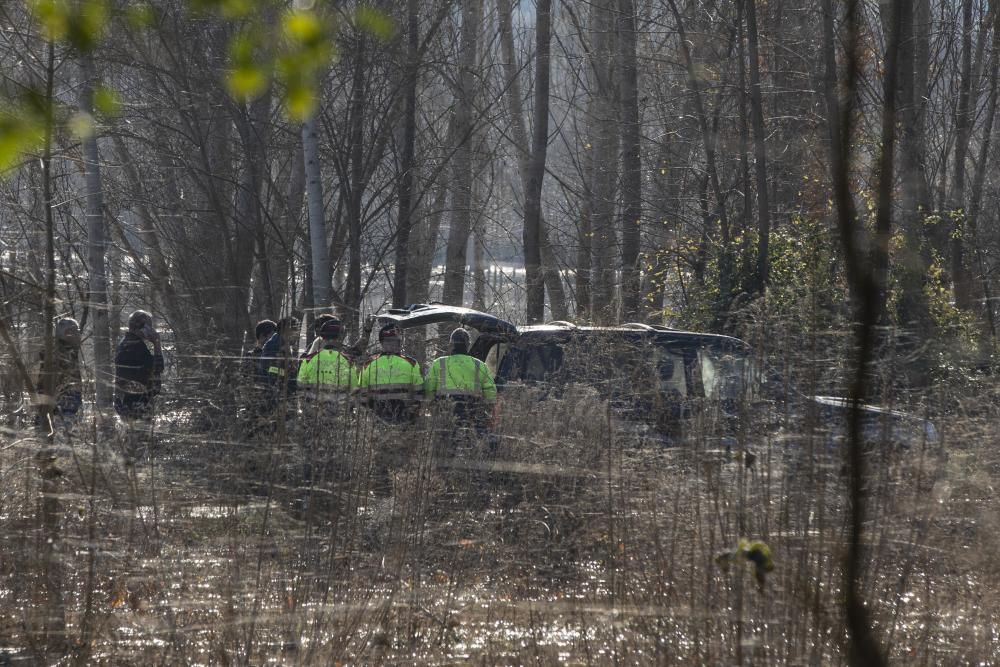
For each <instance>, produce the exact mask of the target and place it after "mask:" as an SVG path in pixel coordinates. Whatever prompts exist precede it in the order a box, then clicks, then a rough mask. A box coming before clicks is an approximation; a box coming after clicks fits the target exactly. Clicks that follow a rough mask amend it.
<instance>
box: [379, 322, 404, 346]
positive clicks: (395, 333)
mask: <svg viewBox="0 0 1000 667" xmlns="http://www.w3.org/2000/svg"><path fill="white" fill-rule="evenodd" d="M402 335H403V332H402V331H400V330H399V327H397V326H396V325H395V324H386V325H385V326H383V327H382V328H381V329H379V330H378V342H380V343H381V342H382V341H383V340H385V339H386V338H398V337H400V336H402Z"/></svg>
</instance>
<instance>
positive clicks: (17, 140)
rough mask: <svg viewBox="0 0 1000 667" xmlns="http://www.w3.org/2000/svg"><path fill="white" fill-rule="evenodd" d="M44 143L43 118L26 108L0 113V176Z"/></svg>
mask: <svg viewBox="0 0 1000 667" xmlns="http://www.w3.org/2000/svg"><path fill="white" fill-rule="evenodd" d="M44 142H45V122H44V116H40V115H38V114H36V113H34V112H33V111H32V110H31V108H30V107H28V106H23V107H21V108H19V109H17V110H16V111H5V112H0V174H6V173H8V172H9V171H10V170H11V169H13V168H14V167H16V166H17V165H18V164H19V163H20V161H21V159H22V157H23V156H24V154H25V153H30V152H32V151H35V150H38V149H39V148H41V146H42V144H43V143H44Z"/></svg>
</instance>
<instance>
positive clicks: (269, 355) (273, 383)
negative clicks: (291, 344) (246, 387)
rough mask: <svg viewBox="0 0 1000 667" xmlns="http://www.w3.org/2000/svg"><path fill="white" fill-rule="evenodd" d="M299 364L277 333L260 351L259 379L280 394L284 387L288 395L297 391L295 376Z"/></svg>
mask: <svg viewBox="0 0 1000 667" xmlns="http://www.w3.org/2000/svg"><path fill="white" fill-rule="evenodd" d="M296 368H297V363H296V360H295V359H294V358H292V355H291V353H290V352H289V351H288V348H287V346H286V345H285V341H284V340H283V339H282V338H281V336H280V335H279V334H277V333H275V334H274V335H273V336H271V337H270V338H268V339H267V342H266V343H264V347H263V348H262V349H261V351H260V361H259V363H258V365H257V379H258V381H259V382H262V383H264V384H266V385H267V386H268V387H271V388H272V389H273V390H274V392H275V393H276V394H280V392H281V389H282V387H283V386H287V388H288V393H292V392H293V391H295V374H296Z"/></svg>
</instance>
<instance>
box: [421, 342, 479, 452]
mask: <svg viewBox="0 0 1000 667" xmlns="http://www.w3.org/2000/svg"><path fill="white" fill-rule="evenodd" d="M449 346H450V348H451V354H450V355H448V356H446V357H438V358H437V359H435V360H434V362H433V363H432V364H431V367H430V368H429V369H428V371H427V377H426V379H425V380H424V394H425V395H426V397H427V398H428V399H431V400H447V401H451V402H452V403H453V413H454V415H455V417H456V418H458V419H459V420H460V421H462V422H465V423H468V424H470V425H472V426H475V427H476V430H477V431H479V432H482V431H485V429H486V425H487V424H488V422H489V418H490V410H491V408H492V405H493V403H494V402H495V401H496V398H497V387H496V384H494V382H493V376H492V375H491V374H490V369H489V368H487V367H486V364H485V363H483V362H482V361H480V360H479V359H476V358H475V357H473V356H471V355H469V347H470V339H469V332H468V331H466V330H465V329H462V328H458V329H455V330H454V331H453V332H451V337H450V339H449Z"/></svg>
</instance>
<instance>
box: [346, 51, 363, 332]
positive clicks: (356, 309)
mask: <svg viewBox="0 0 1000 667" xmlns="http://www.w3.org/2000/svg"><path fill="white" fill-rule="evenodd" d="M358 42H359V43H358V46H357V51H356V53H355V61H354V74H353V82H352V85H351V113H350V132H351V143H350V146H351V155H350V158H351V181H350V197H349V199H348V206H347V224H348V229H347V239H348V247H349V249H350V256H349V260H348V265H347V287H346V289H345V290H344V302H345V306H346V312H345V313H344V315H345V323H346V325H347V328H348V330H350V331H357V330H358V328H359V323H360V318H361V298H362V295H361V227H362V224H361V223H362V221H361V205H362V197H363V196H364V190H365V180H366V179H365V163H364V159H365V150H364V143H363V142H364V122H365V95H366V71H365V67H366V64H365V62H366V58H365V48H366V46H365V42H366V39H365V38H364V36H363V35H362V36H359V39H358Z"/></svg>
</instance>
